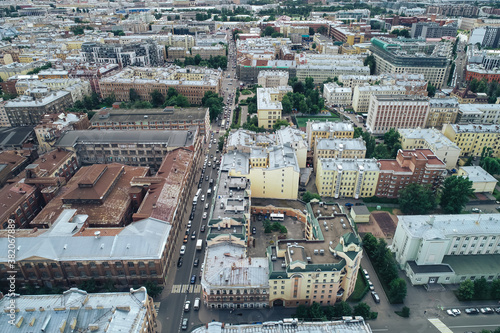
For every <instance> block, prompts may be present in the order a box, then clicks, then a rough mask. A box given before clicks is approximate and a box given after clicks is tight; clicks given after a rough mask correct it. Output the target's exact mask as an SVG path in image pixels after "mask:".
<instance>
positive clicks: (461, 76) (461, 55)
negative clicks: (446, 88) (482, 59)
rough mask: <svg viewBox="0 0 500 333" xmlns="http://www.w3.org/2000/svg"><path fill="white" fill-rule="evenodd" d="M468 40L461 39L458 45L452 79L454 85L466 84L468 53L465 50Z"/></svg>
mask: <svg viewBox="0 0 500 333" xmlns="http://www.w3.org/2000/svg"><path fill="white" fill-rule="evenodd" d="M465 44H466V42H465V41H463V40H462V39H460V41H459V42H458V45H457V58H456V59H455V74H454V79H453V80H452V87H454V86H455V85H457V84H458V85H459V87H463V86H465V70H466V66H467V53H466V52H464V47H465ZM445 79H446V80H448V78H445Z"/></svg>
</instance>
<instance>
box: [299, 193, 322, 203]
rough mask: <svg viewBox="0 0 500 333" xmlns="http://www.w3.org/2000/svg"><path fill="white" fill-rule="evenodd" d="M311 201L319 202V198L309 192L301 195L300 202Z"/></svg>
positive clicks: (317, 195)
mask: <svg viewBox="0 0 500 333" xmlns="http://www.w3.org/2000/svg"><path fill="white" fill-rule="evenodd" d="M313 199H318V200H321V196H320V195H319V194H317V193H311V192H309V191H307V192H305V193H304V194H303V195H302V201H304V202H310V201H311V200H313Z"/></svg>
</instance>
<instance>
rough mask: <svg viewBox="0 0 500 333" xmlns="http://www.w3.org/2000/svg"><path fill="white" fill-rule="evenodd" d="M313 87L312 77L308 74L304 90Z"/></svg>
mask: <svg viewBox="0 0 500 333" xmlns="http://www.w3.org/2000/svg"><path fill="white" fill-rule="evenodd" d="M312 89H314V79H313V78H312V77H310V76H308V77H306V84H305V90H306V91H307V90H312Z"/></svg>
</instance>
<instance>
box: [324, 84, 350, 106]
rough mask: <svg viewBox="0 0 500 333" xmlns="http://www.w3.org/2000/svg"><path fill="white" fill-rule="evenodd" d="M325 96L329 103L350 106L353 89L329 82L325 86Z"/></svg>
mask: <svg viewBox="0 0 500 333" xmlns="http://www.w3.org/2000/svg"><path fill="white" fill-rule="evenodd" d="M323 97H324V98H325V102H326V103H327V104H328V105H334V106H348V105H351V103H352V89H351V88H349V87H340V86H338V85H337V84H335V83H327V84H325V85H324V86H323Z"/></svg>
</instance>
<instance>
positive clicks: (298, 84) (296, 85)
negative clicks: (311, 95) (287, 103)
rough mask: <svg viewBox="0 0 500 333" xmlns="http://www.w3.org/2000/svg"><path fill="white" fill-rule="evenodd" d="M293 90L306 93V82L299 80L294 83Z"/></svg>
mask: <svg viewBox="0 0 500 333" xmlns="http://www.w3.org/2000/svg"><path fill="white" fill-rule="evenodd" d="M293 92H294V93H304V92H305V89H304V84H303V83H302V81H297V82H295V83H294V84H293Z"/></svg>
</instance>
